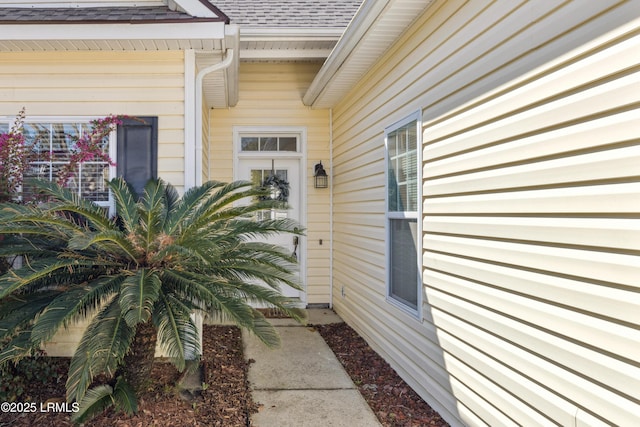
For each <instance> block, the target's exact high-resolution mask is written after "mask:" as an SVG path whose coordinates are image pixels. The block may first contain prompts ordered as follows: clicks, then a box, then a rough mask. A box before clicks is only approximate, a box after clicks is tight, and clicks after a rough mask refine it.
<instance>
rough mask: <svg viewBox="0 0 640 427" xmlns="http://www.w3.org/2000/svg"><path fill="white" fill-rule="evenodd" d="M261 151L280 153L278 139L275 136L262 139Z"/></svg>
mask: <svg viewBox="0 0 640 427" xmlns="http://www.w3.org/2000/svg"><path fill="white" fill-rule="evenodd" d="M260 151H278V138H276V137H274V136H268V137H261V138H260Z"/></svg>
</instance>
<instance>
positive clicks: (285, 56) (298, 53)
mask: <svg viewBox="0 0 640 427" xmlns="http://www.w3.org/2000/svg"><path fill="white" fill-rule="evenodd" d="M330 53H331V49H268V50H264V49H243V50H242V51H241V52H240V59H266V60H274V61H276V60H292V59H324V58H327V57H328V56H329V54H330Z"/></svg>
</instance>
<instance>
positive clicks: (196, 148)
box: [184, 25, 238, 190]
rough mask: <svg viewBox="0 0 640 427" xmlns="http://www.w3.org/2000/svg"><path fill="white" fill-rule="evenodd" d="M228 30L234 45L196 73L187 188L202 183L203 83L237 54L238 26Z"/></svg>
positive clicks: (185, 173) (187, 157)
mask: <svg viewBox="0 0 640 427" xmlns="http://www.w3.org/2000/svg"><path fill="white" fill-rule="evenodd" d="M227 30H228V32H227V31H225V32H226V33H227V34H225V35H226V36H229V37H230V38H231V39H232V45H233V46H234V47H233V48H228V49H227V50H226V53H225V57H224V59H223V60H222V61H220V62H218V63H217V64H213V65H210V66H209V67H206V68H203V69H202V70H200V71H199V72H198V74H197V75H196V80H195V88H194V90H195V111H193V114H194V116H195V117H194V121H193V123H194V126H195V139H193V140H187V141H185V169H184V175H185V180H184V181H185V182H184V188H185V190H188V189H190V188H192V187H196V186H199V185H202V83H203V81H204V78H205V76H207V75H208V74H211V73H213V72H216V71H220V70H224V69H226V68H228V67H229V66H230V65H231V64H232V63H233V61H234V58H235V57H236V56H237V51H238V48H237V42H238V27H236V26H234V25H229V26H227ZM225 39H226V37H225ZM187 125H188V124H187ZM192 153H193V154H192Z"/></svg>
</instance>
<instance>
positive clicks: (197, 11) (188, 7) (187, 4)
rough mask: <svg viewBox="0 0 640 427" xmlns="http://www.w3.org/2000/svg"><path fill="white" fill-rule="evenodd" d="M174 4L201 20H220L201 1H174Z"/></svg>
mask: <svg viewBox="0 0 640 427" xmlns="http://www.w3.org/2000/svg"><path fill="white" fill-rule="evenodd" d="M173 2H174V3H175V4H177V5H178V7H179V8H180V9H182V10H184V11H185V12H187V13H188V14H189V15H191V16H197V17H199V18H219V16H218V15H216V14H215V13H214V11H213V10H212V9H211V8H209V7H207V6H206V5H205V4H204V3H202V2H201V1H200V0H173Z"/></svg>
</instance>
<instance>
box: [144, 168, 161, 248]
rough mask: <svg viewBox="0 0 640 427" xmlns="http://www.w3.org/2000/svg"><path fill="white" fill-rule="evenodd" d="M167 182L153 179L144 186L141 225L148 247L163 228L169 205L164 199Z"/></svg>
mask: <svg viewBox="0 0 640 427" xmlns="http://www.w3.org/2000/svg"><path fill="white" fill-rule="evenodd" d="M165 188H166V184H165V183H164V181H162V180H161V179H152V180H150V181H149V182H147V185H145V187H144V197H143V198H142V200H141V201H140V205H141V206H140V227H141V232H142V234H143V236H144V239H143V240H144V242H145V244H146V247H147V249H150V248H151V242H153V241H154V240H155V236H157V235H158V234H159V233H160V231H161V230H162V228H163V225H164V224H163V220H164V219H165V218H166V215H167V214H166V212H167V207H166V204H165V201H164V197H163V196H164V193H165Z"/></svg>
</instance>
